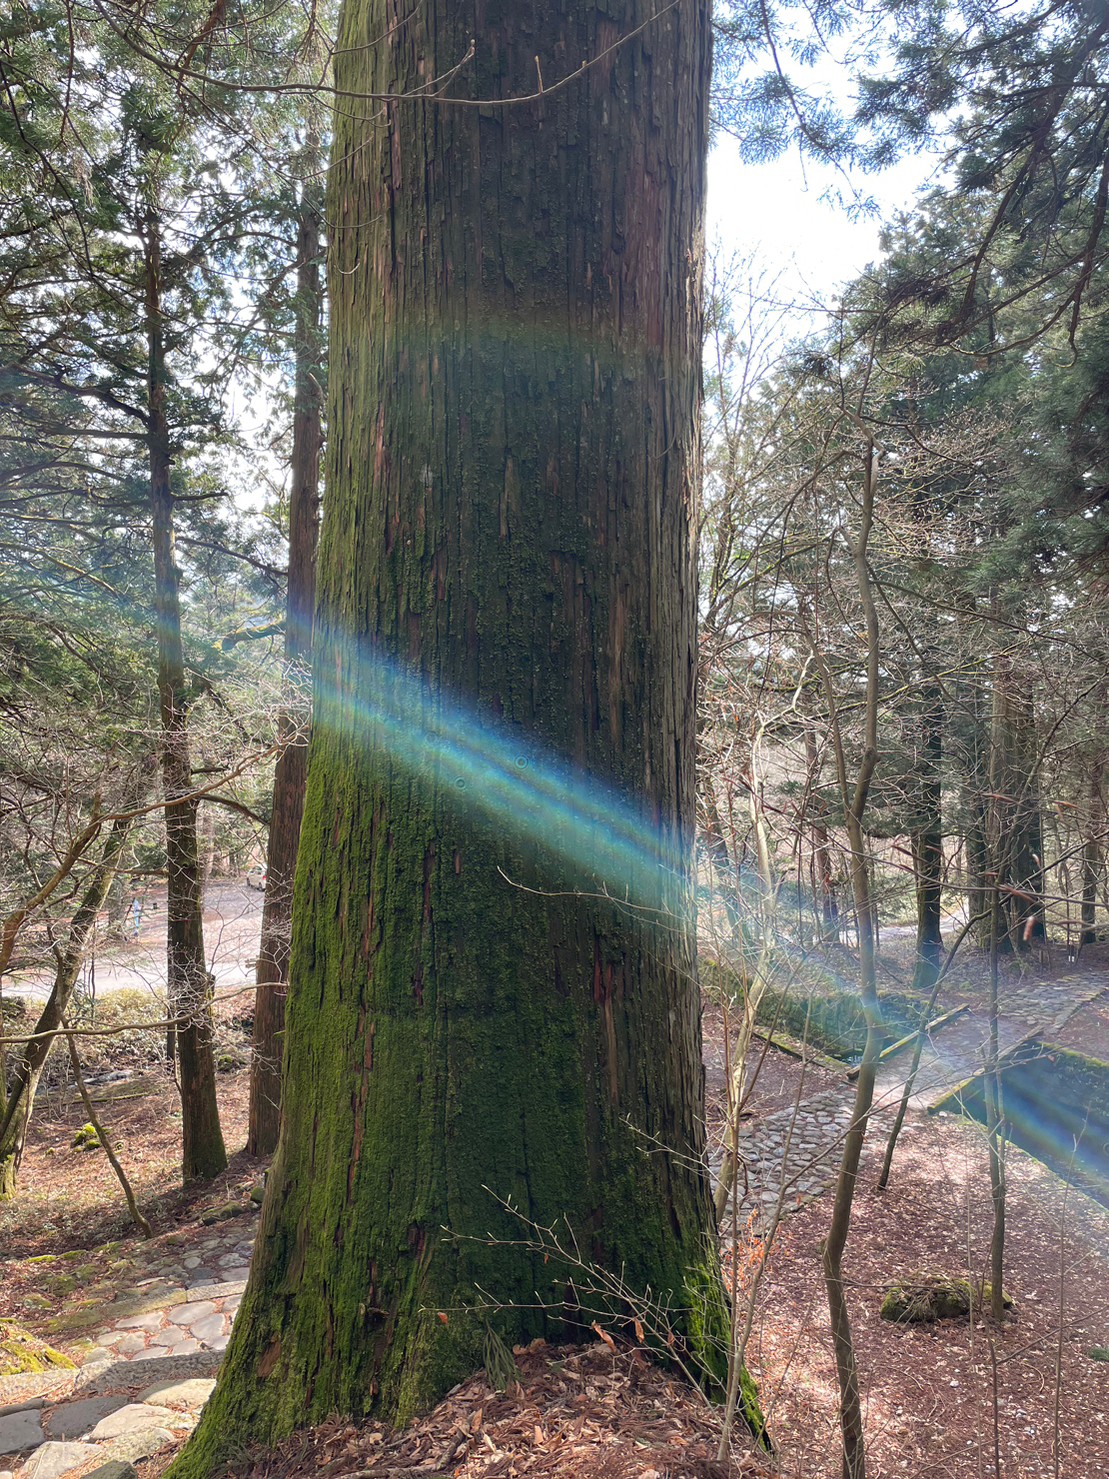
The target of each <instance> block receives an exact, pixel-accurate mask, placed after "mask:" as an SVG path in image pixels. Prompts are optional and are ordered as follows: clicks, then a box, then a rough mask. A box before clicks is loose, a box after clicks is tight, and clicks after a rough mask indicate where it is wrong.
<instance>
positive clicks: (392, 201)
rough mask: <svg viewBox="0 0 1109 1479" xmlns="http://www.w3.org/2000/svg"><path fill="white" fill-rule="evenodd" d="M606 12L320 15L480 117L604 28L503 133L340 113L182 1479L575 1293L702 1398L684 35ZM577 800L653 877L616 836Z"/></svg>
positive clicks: (689, 91)
mask: <svg viewBox="0 0 1109 1479" xmlns="http://www.w3.org/2000/svg"><path fill="white" fill-rule="evenodd" d="M618 11H619V14H615V13H614V14H613V15H611V16H608V15H602V14H601V12H600V11H598V9H597V8H596V7H594V6H591V5H589V6H587V5H582V6H572V7H541V6H524V7H520V6H518V5H515V4H508V3H500V0H498V3H497V4H495V5H494V7H493V9H492V10H489V8H488V7H487V6H483V7H482V8H481V14H480V17H479V15H478V11H477V10H476V9H475V7H474V5H473V4H469V3H463V4H457V3H454V0H429V3H428V4H427V5H426V6H423V7H420V8H419V9H418V10H417V11H416V12H414V13H413V15H412V17H411V19H410V21H409V23H407V24H406V25H405V26H403V27H399V28H398V27H395V26H392V25H391V24H390V23H389V16H388V14H387V7H386V6H385V5H384V4H383V3H379V0H348V3H347V5H346V7H345V10H344V15H343V22H342V28H341V33H342V41H341V45H340V50H339V53H338V61H337V79H336V80H337V85H338V86H339V87H340V88H341V89H343V88H345V89H348V90H350V91H352V92H359V93H365V92H370V93H374V92H380V93H384V92H395V91H397V90H398V88H399V90H401V91H404V90H407V89H412V88H417V87H420V86H422V85H423V83H424V82H426V78H427V77H428V76H430V75H439V74H440V73H441V72H442V71H445V70H446V69H448V68H450V67H453V66H454V65H455V64H456V62H457V60H458V57H459V56H462V55H464V54H465V53H466V50H467V48H468V46H469V38H470V37H471V36H473V35H478V34H480V35H482V36H483V37H485V38H486V43H487V44H483V45H482V46H481V47H480V48H479V52H478V54H477V56H476V57H475V59H474V64H473V66H472V68H468V69H467V70H466V71H465V73H464V74H462V75H460V77H459V79H458V86H459V87H461V88H463V89H465V88H472V89H474V92H473V96H474V97H487V96H495V95H496V93H497V90H499V89H503V90H505V92H506V93H510V94H512V95H516V94H518V93H520V92H522V91H526V90H527V88H528V87H530V86H531V84H532V80H533V78H534V67H535V56H536V54H537V52H538V53H539V54H541V55H542V56H543V57H544V58H547V57H556V56H564V57H566V58H568V59H570V60H569V61H568V63H567V64H568V65H571V64H572V65H575V66H576V62H573V61H572V59H573V58H577V57H580V56H594V55H598V54H599V53H600V52H601V51H602V50H603V49H604V48H605V47H606V46H607V45H609V43H610V41H611V39H612V37H611V36H610V35H609V30H610V28H611V27H615V31H613V35H616V34H628V35H629V36H631V37H632V39H631V40H629V42H628V43H627V45H625V46H622V47H620V48H619V49H618V50H617V51H615V52H614V53H613V54H612V60H611V62H610V63H608V64H606V67H604V68H596V69H593V70H592V71H591V72H590V73H589V75H588V77H587V78H584V79H582V81H581V84H580V85H575V86H574V87H573V88H565V89H562V90H560V91H559V92H558V93H557V94H556V95H555V96H554V97H552V98H551V99H550V100H549V101H547V100H544V101H543V102H541V103H539V104H537V105H531V104H529V105H527V107H526V108H524V109H520V110H517V111H515V112H514V113H513V114H512V122H511V126H509V122H508V116H507V114H504V113H502V112H500V111H498V110H495V109H494V110H482V109H466V108H443V107H439V106H434V105H427V106H425V105H423V104H419V103H418V104H414V105H411V106H407V105H406V106H402V107H397V108H395V109H394V108H393V107H392V106H390V107H388V108H386V110H385V111H384V112H382V113H378V114H375V116H374V117H373V118H370V117H367V118H365V119H362V118H360V117H358V116H357V114H358V111H359V110H353V113H352V114H350V115H348V113H347V112H345V111H344V112H343V113H342V115H341V116H340V118H339V119H338V120H337V137H336V143H335V147H334V153H333V158H334V161H335V163H334V165H333V168H332V175H331V181H330V187H329V218H330V219H329V236H330V240H331V242H332V243H333V250H332V262H331V270H332V276H331V284H330V287H331V353H330V364H331V380H330V413H329V417H328V425H329V450H328V462H329V473H328V493H327V498H326V500H325V517H324V524H323V529H322V532H321V543H320V555H319V605H318V610H317V636H316V659H315V674H316V713H315V724H314V731H313V738H312V745H311V750H310V755H309V772H308V787H307V795H306V800H305V811H304V820H303V825H302V831H301V842H300V853H299V860H298V867H297V879H296V887H295V895H294V914H293V941H292V956H291V962H290V977H289V995H288V1003H287V1018H286V1037H287V1045H286V1058H285V1073H284V1082H283V1110H284V1116H285V1118H284V1125H283V1129H282V1135H281V1141H280V1145H279V1148H278V1152H277V1156H276V1159H275V1162H274V1166H273V1168H272V1170H271V1173H270V1177H269V1181H268V1188H267V1197H266V1202H265V1205H264V1207H263V1212H262V1223H261V1229H260V1235H259V1242H258V1245H257V1251H256V1255H255V1262H254V1267H253V1270H252V1275H251V1281H250V1287H249V1289H248V1291H247V1294H246V1297H245V1299H244V1302H243V1306H242V1310H241V1312H240V1315H239V1318H238V1320H237V1322H236V1326H235V1332H234V1335H233V1337H232V1341H231V1345H230V1348H229V1352H228V1357H227V1361H226V1364H225V1367H224V1371H223V1374H222V1376H221V1380H220V1383H219V1386H218V1388H217V1390H216V1392H215V1394H214V1396H213V1398H212V1400H211V1402H210V1403H209V1405H208V1407H207V1408H206V1410H205V1413H204V1416H203V1418H202V1421H201V1425H200V1428H199V1429H198V1433H197V1435H196V1437H195V1439H194V1440H193V1442H192V1443H191V1444H190V1445H189V1447H188V1449H187V1450H186V1452H185V1454H184V1455H183V1457H182V1458H181V1459H179V1460H178V1463H177V1464H176V1465H175V1468H174V1475H175V1479H177V1476H184V1475H189V1476H191V1475H200V1474H202V1473H204V1472H206V1471H207V1470H208V1469H210V1468H211V1466H212V1465H213V1464H214V1463H215V1462H216V1461H217V1460H218V1458H219V1456H220V1455H221V1454H223V1453H226V1452H227V1451H228V1449H229V1447H230V1446H231V1445H233V1444H235V1443H236V1442H239V1441H243V1440H250V1441H266V1440H271V1439H274V1438H277V1437H280V1436H282V1435H283V1434H285V1433H287V1432H288V1431H290V1430H291V1429H292V1428H294V1427H295V1426H297V1425H300V1424H304V1423H309V1422H313V1421H316V1420H318V1419H320V1418H322V1417H324V1416H326V1415H328V1414H330V1413H333V1412H342V1413H349V1414H352V1415H354V1416H362V1415H365V1414H370V1413H372V1414H374V1415H377V1416H381V1417H384V1418H386V1419H389V1420H394V1421H395V1420H404V1419H405V1418H407V1417H409V1416H411V1415H412V1414H413V1413H415V1412H418V1411H420V1410H422V1409H424V1408H426V1407H428V1406H430V1405H431V1404H432V1403H433V1402H434V1401H435V1400H436V1399H437V1398H438V1397H439V1396H440V1395H441V1394H442V1393H443V1392H444V1391H445V1390H447V1389H448V1388H449V1387H450V1386H451V1385H453V1384H454V1382H455V1381H457V1380H458V1379H459V1378H460V1377H462V1376H463V1375H465V1374H466V1373H467V1372H468V1371H470V1370H472V1369H474V1368H475V1367H477V1366H479V1365H481V1363H482V1348H483V1341H484V1336H485V1328H486V1324H487V1323H491V1324H492V1325H493V1327H494V1328H495V1330H496V1332H497V1334H498V1335H499V1336H500V1337H501V1338H502V1339H503V1340H504V1341H505V1342H506V1343H507V1344H508V1345H510V1346H511V1345H512V1344H515V1343H517V1342H520V1341H528V1340H531V1339H532V1338H534V1337H536V1336H544V1337H546V1338H550V1339H555V1340H566V1339H576V1338H580V1336H581V1334H582V1332H583V1329H584V1330H586V1331H587V1330H588V1327H589V1324H590V1323H591V1320H592V1319H593V1318H594V1317H595V1316H594V1315H593V1314H591V1313H590V1309H591V1302H593V1301H598V1302H599V1303H600V1306H601V1308H602V1311H603V1312H607V1311H609V1310H612V1311H613V1312H620V1311H619V1309H618V1307H619V1306H620V1305H621V1304H622V1303H623V1295H622V1292H621V1290H620V1289H616V1288H613V1287H611V1286H610V1287H608V1288H607V1289H605V1290H604V1291H602V1293H601V1294H600V1295H598V1294H597V1291H596V1289H595V1288H593V1287H592V1286H591V1279H590V1277H589V1273H588V1270H589V1269H590V1268H591V1267H595V1268H597V1269H599V1270H602V1271H605V1272H606V1273H607V1274H608V1275H613V1274H614V1273H618V1275H619V1278H620V1280H621V1281H622V1284H623V1287H624V1288H626V1290H627V1291H628V1292H629V1295H631V1296H634V1297H640V1298H641V1297H645V1296H646V1294H647V1291H650V1294H651V1296H652V1297H653V1298H654V1299H655V1300H657V1301H659V1302H660V1303H661V1304H665V1305H666V1306H667V1307H668V1308H669V1309H671V1310H672V1311H673V1312H674V1319H675V1323H676V1325H677V1327H678V1328H677V1336H678V1337H680V1338H681V1339H682V1340H683V1341H685V1342H686V1343H687V1345H688V1346H689V1348H690V1350H691V1351H692V1353H693V1355H694V1357H695V1359H696V1360H697V1361H701V1360H705V1361H708V1360H709V1359H710V1354H711V1360H712V1361H713V1362H714V1363H715V1364H714V1365H713V1366H712V1367H710V1369H713V1370H718V1356H717V1353H718V1350H719V1347H717V1346H716V1345H715V1344H714V1342H713V1341H711V1340H710V1339H709V1334H710V1329H709V1327H710V1326H715V1324H717V1323H719V1304H720V1301H721V1299H722V1295H721V1293H720V1290H719V1274H718V1271H717V1269H716V1268H715V1266H714V1264H713V1262H712V1260H711V1259H709V1258H708V1257H707V1255H706V1251H705V1250H706V1247H707V1246H708V1243H707V1240H708V1239H710V1238H711V1236H712V1227H713V1222H712V1210H711V1201H710V1196H709V1188H708V1184H707V1179H706V1176H705V1173H704V1169H703V1159H702V1152H703V1119H702V1114H703V1070H702V1066H701V1053H700V1028H699V1018H698V1005H699V1004H698V997H697V988H696V960H695V954H694V948H693V944H694V930H693V914H692V907H691V891H690V888H689V881H688V871H687V870H688V865H689V851H690V846H691V838H692V825H693V800H694V752H693V722H694V714H695V692H694V683H695V674H696V642H695V600H696V579H695V569H694V550H693V543H692V538H691V521H692V516H693V514H694V512H695V503H696V487H697V481H698V474H699V467H698V454H699V449H698V445H697V431H696V426H697V406H698V397H699V378H700V371H699V353H700V334H699V327H700V326H699V313H700V284H699V263H698V253H699V251H700V226H701V210H702V187H703V165H704V158H703V155H704V144H705V127H706V97H707V82H708V62H709V32H708V15H707V6H706V5H704V4H702V3H700V0H696V3H694V4H692V5H690V6H684V7H680V8H679V9H678V10H677V11H674V12H672V13H671V14H670V15H669V16H668V17H667V20H666V24H665V25H664V26H663V25H660V26H655V27H651V26H644V25H643V24H642V23H643V22H645V21H646V20H647V19H649V15H648V7H647V4H646V0H621V4H620V5H619V6H618ZM370 37H375V38H381V37H384V38H385V40H383V41H380V42H375V44H374V45H373V46H367V45H365V42H366V40H367V38H370ZM429 69H430V71H429ZM525 82H526V86H525V85H524V84H525ZM401 674H408V675H411V677H407V676H400V675H401ZM409 684H411V688H409V687H408V685H409ZM413 695H415V697H413ZM456 705H457V708H456V707H455V706H456ZM503 746H507V747H508V750H507V753H508V754H509V755H510V756H512V755H515V757H516V758H515V761H513V760H511V759H510V760H509V762H508V770H509V771H510V772H511V773H512V774H515V765H516V764H518V765H519V767H520V773H521V774H522V775H523V776H524V777H525V778H530V777H532V776H534V777H535V779H534V780H531V779H526V781H525V784H524V785H523V789H522V790H521V789H520V788H518V787H514V786H513V785H512V784H510V783H509V779H506V777H505V775H504V774H502V773H501V771H500V770H498V768H497V766H498V764H499V763H500V762H499V761H496V762H494V761H493V760H491V759H490V756H491V755H493V754H494V752H497V753H499V750H498V747H503ZM517 746H518V748H516V747H517ZM543 756H552V757H554V758H555V759H556V760H557V762H558V763H559V764H560V765H561V766H562V767H564V776H563V779H566V778H569V779H568V780H566V783H567V784H568V785H570V786H571V789H572V790H573V795H574V800H575V806H576V811H575V810H574V808H571V807H569V806H564V807H563V810H562V811H561V812H560V811H559V809H558V807H557V806H555V805H554V804H553V803H552V802H551V799H550V798H551V796H552V795H557V794H561V793H560V792H558V785H557V784H556V783H555V782H554V781H551V780H550V778H549V777H548V778H547V779H544V777H543V775H542V774H541V773H540V772H539V769H538V760H539V759H540V758H541V757H543ZM560 774H561V772H560ZM548 782H549V784H548ZM529 786H530V787H531V789H530V790H529ZM591 788H595V789H591ZM611 796H616V797H618V798H621V799H622V800H623V801H624V802H626V803H627V805H628V806H629V807H630V808H631V809H632V810H633V811H634V812H635V814H636V815H639V814H640V813H641V814H642V816H643V818H644V822H643V827H644V835H649V837H650V838H651V839H653V843H652V847H653V848H654V849H655V850H657V852H658V854H659V856H658V858H657V859H656V860H655V861H654V862H652V860H651V857H650V856H649V854H650V853H651V851H652V848H648V849H647V850H646V851H647V853H648V856H646V857H644V856H639V855H638V853H637V848H636V846H635V845H631V844H629V845H627V846H625V847H624V848H623V852H621V851H620V849H619V848H618V847H617V846H616V845H615V844H616V841H618V838H619V826H620V825H622V823H619V822H618V821H616V822H614V821H612V820H606V816H605V814H604V807H605V806H607V804H608V802H607V801H606V798H608V797H611ZM544 808H546V809H544ZM591 808H597V809H598V813H597V815H596V821H595V827H594V830H593V832H592V833H591V834H590V833H589V828H588V821H587V820H586V821H585V822H583V821H582V818H583V817H584V818H586V819H588V817H589V816H590V809H591ZM571 813H573V815H571ZM540 819H541V820H540ZM614 859H616V860H618V861H619V860H621V859H622V860H623V861H622V863H621V868H622V869H623V871H621V869H616V870H615V871H614V868H613V867H610V863H612V862H613V860H614ZM625 892H630V893H631V894H632V895H633V897H631V898H629V899H627V900H624V899H623V896H624V894H625ZM606 894H607V895H609V896H606ZM509 1206H511V1207H512V1208H515V1209H517V1210H516V1211H515V1212H514V1211H512V1210H509ZM548 1228H549V1229H556V1230H558V1232H559V1236H560V1237H565V1238H566V1239H567V1240H570V1239H572V1240H573V1243H574V1246H575V1249H576V1252H575V1255H574V1257H573V1258H572V1259H571V1260H569V1262H567V1261H566V1260H563V1259H560V1258H559V1257H557V1256H555V1257H551V1256H549V1254H550V1250H549V1248H548V1247H547V1246H545V1241H544V1240H545V1236H546V1235H545V1234H544V1233H543V1232H542V1230H543V1229H548ZM537 1229H538V1230H539V1231H538V1232H537ZM695 1295H696V1298H695V1297H694V1296H695ZM706 1309H712V1310H714V1311H716V1313H715V1314H713V1315H712V1317H711V1319H708V1320H706V1318H705V1316H704V1314H703V1311H704V1310H706ZM622 1313H624V1314H626V1313H627V1311H626V1310H624V1311H622Z"/></svg>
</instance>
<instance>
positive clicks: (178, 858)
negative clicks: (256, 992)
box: [146, 209, 227, 1181]
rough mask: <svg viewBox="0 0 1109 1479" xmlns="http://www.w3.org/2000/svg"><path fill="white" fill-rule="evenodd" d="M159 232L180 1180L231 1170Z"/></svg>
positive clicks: (156, 327) (149, 265)
mask: <svg viewBox="0 0 1109 1479" xmlns="http://www.w3.org/2000/svg"><path fill="white" fill-rule="evenodd" d="M161 276H162V260H161V223H160V221H159V219H158V216H157V213H156V211H154V210H153V209H151V210H149V211H148V212H147V217H146V333H147V381H148V396H147V410H148V418H149V419H148V424H147V441H148V449H149V457H150V507H151V520H152V529H153V541H154V603H155V616H156V625H157V629H158V707H159V713H160V718H161V766H162V785H163V790H164V793H165V801H166V810H165V815H166V874H167V901H166V914H167V920H166V924H167V938H168V961H167V966H168V970H167V975H168V987H169V989H168V993H167V995H168V1004H169V1010H170V1015H171V1017H174V1018H176V1019H177V1024H176V1053H177V1062H178V1070H179V1078H178V1082H179V1087H180V1093H181V1129H182V1157H181V1162H182V1165H181V1169H182V1175H183V1177H184V1179H185V1180H186V1181H190V1180H192V1179H193V1178H195V1177H209V1176H216V1175H218V1174H219V1172H220V1171H222V1170H223V1169H224V1167H225V1166H226V1165H227V1154H226V1151H225V1150H224V1146H223V1135H222V1133H221V1131H220V1123H219V1109H218V1106H217V1104H216V1066H215V1056H214V1053H213V1050H212V1037H213V1023H212V988H211V977H210V976H209V974H208V967H207V962H206V960H205V955H204V925H203V914H202V907H203V906H202V897H201V883H200V857H199V851H198V846H197V802H196V800H195V799H192V800H180V799H179V798H181V797H188V796H190V795H191V793H192V791H193V789H194V788H193V781H192V764H191V761H190V758H189V731H188V699H187V689H186V683H185V657H184V649H183V647H182V643H181V601H180V593H179V583H178V572H177V564H176V558H175V551H174V531H173V494H172V491H171V486H170V464H171V443H170V434H169V416H168V408H167V400H166V390H167V381H166V362H165V343H164V324H163V311H162V283H161Z"/></svg>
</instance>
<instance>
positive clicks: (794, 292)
mask: <svg viewBox="0 0 1109 1479" xmlns="http://www.w3.org/2000/svg"><path fill="white" fill-rule="evenodd" d="M934 168H935V159H934V157H930V156H928V155H916V156H913V157H912V158H910V159H906V160H904V161H903V162H902V163H901V164H899V165H897V166H896V167H894V168H893V169H890V170H887V171H885V172H884V173H883V174H881V175H869V176H861V177H859V179H858V180H857V181H856V182H854V183H855V184H857V188H858V189H859V191H860V192H861V193H863V194H867V195H870V196H873V197H874V198H875V199H876V200H877V202H878V204H879V207H880V209H881V211H882V213H883V214H885V215H888V216H892V215H893V214H894V212H895V211H897V210H898V209H902V208H904V207H906V206H908V205H909V204H910V202H911V201H912V198H913V194H914V192H915V191H916V189H917V188H918V187H919V186H920V185H921V184H923V183H925V182H926V181H927V180H928V178H929V175H930V173H931V172H932V170H933V169H934ZM849 188H850V187H849V185H848V182H847V181H845V180H844V177H843V176H841V175H838V174H836V173H835V172H834V171H832V170H831V169H818V168H816V167H814V166H813V165H811V164H804V165H802V163H801V161H800V160H799V159H798V158H797V155H796V153H795V152H794V153H792V154H789V155H785V156H783V157H782V158H781V159H777V160H775V161H774V162H773V163H772V164H762V165H751V164H744V163H742V162H741V160H740V158H739V148H738V145H737V144H736V141H735V140H734V139H732V138H730V137H728V136H721V137H720V138H719V140H718V142H717V144H716V146H715V147H714V149H713V151H712V153H711V154H710V156H709V192H708V240H709V244H710V247H711V245H712V244H713V243H714V242H719V244H720V245H721V247H723V249H724V251H725V253H726V254H729V255H730V253H731V252H732V251H737V252H741V253H746V252H749V251H752V250H753V251H755V252H756V253H757V255H758V256H759V257H760V258H761V259H762V261H763V262H764V263H765V265H766V266H767V267H769V268H771V269H772V270H775V271H776V270H780V269H785V271H784V276H783V281H782V287H783V290H785V291H787V292H789V293H790V295H791V296H792V297H794V298H795V299H796V300H797V301H798V303H799V305H802V304H804V305H807V306H809V307H812V306H814V305H813V301H812V300H813V299H814V298H815V299H817V300H818V301H824V302H827V301H828V300H829V299H830V298H832V297H834V296H835V293H836V290H837V289H838V288H839V287H840V286H841V285H842V284H843V283H844V282H845V281H847V280H848V279H849V278H851V277H853V276H855V275H856V274H857V273H858V272H860V271H861V270H862V269H863V268H864V267H865V266H866V265H867V264H868V263H869V262H872V261H874V260H875V258H876V257H877V256H878V235H879V231H880V229H881V220H880V219H879V218H877V217H866V218H861V219H854V220H853V219H852V218H851V217H850V216H849V215H848V213H847V211H846V210H844V209H843V207H841V206H838V205H836V204H834V203H831V202H829V201H827V200H824V199H822V196H824V195H825V194H826V193H827V192H828V191H829V190H836V189H838V190H839V191H840V193H841V194H843V195H845V196H846V195H847V194H848V190H849Z"/></svg>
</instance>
